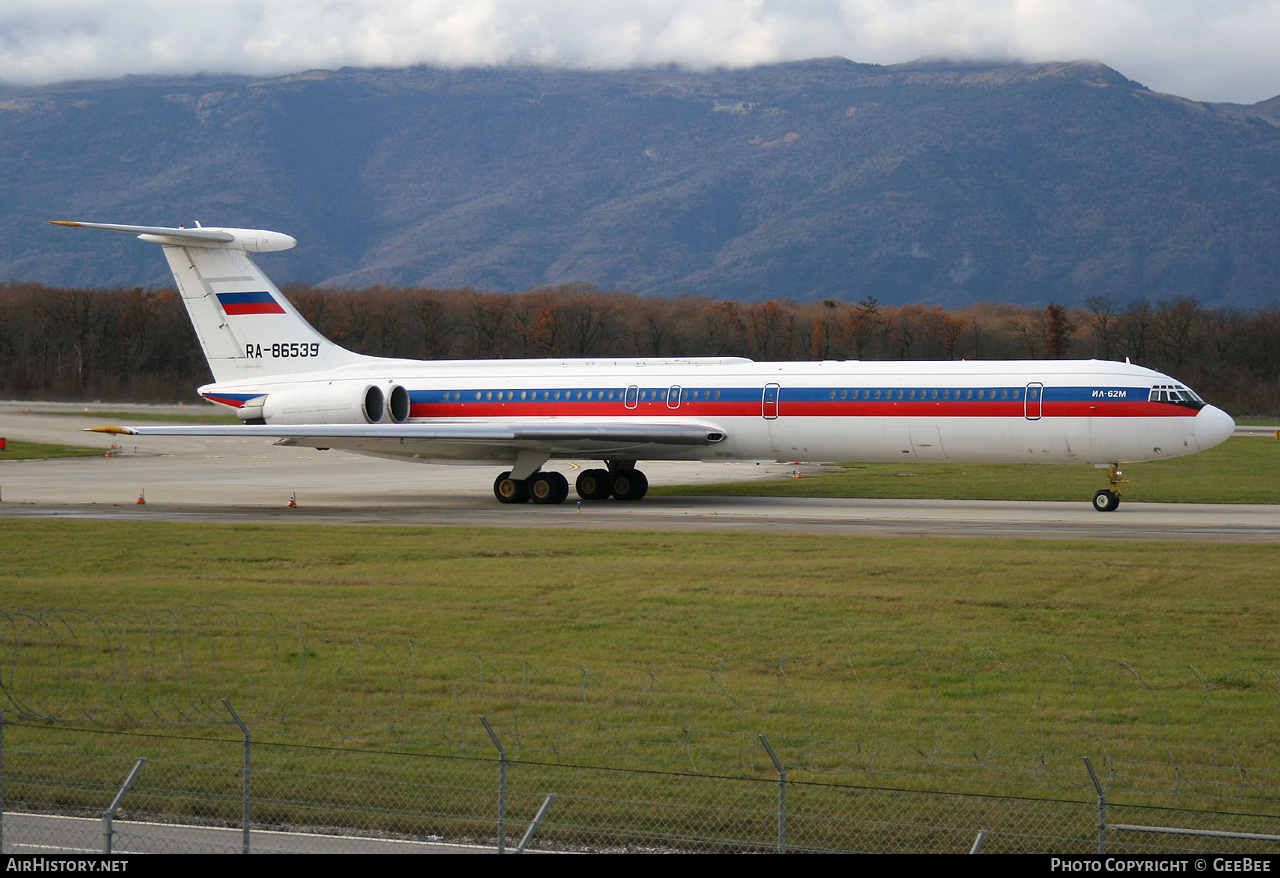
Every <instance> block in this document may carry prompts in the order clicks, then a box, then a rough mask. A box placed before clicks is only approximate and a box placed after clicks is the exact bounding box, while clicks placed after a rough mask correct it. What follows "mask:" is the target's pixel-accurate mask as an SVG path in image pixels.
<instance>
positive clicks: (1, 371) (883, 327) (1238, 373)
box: [0, 282, 1280, 416]
mask: <svg viewBox="0 0 1280 878" xmlns="http://www.w3.org/2000/svg"><path fill="white" fill-rule="evenodd" d="M283 292H284V293H285V295H286V296H288V298H289V300H290V301H291V302H293V304H294V305H295V306H296V307H297V308H298V310H299V311H300V312H301V313H302V315H303V316H304V317H306V319H307V320H308V321H310V322H311V324H312V325H313V326H315V327H316V328H317V329H318V330H319V331H320V332H322V333H323V334H324V335H326V336H328V337H329V338H331V339H333V340H334V341H336V342H338V343H339V344H341V345H343V346H344V347H348V348H351V349H353V350H356V351H360V352H362V353H367V354H375V355H379V356H389V357H413V358H426V359H450V358H481V359H483V358H490V357H671V356H729V355H733V356H745V357H751V358H752V359H755V360H850V359H853V360H959V359H987V360H993V359H1069V358H1081V359H1087V358H1091V357H1096V358H1099V359H1111V360H1123V359H1125V358H1126V357H1128V358H1129V359H1130V360H1132V361H1133V362H1135V363H1138V364H1141V365H1144V366H1149V367H1151V368H1153V369H1157V370H1159V371H1161V372H1165V373H1167V374H1169V375H1171V376H1173V377H1174V378H1176V379H1178V380H1180V381H1183V382H1185V383H1187V384H1188V385H1189V386H1190V387H1192V388H1194V389H1195V390H1196V391H1197V392H1198V393H1200V394H1201V395H1202V396H1203V397H1204V398H1205V399H1206V400H1208V401H1210V402H1212V403H1214V404H1215V405H1218V406H1221V407H1222V408H1224V409H1226V411H1228V412H1230V413H1231V414H1233V415H1236V416H1241V415H1249V414H1267V415H1270V414H1280V303H1272V304H1271V305H1269V306H1266V307H1264V308H1261V309H1259V310H1257V311H1253V312H1245V311H1240V310H1236V309H1230V308H1205V307H1203V306H1201V304H1200V303H1199V302H1198V301H1197V300H1196V299H1194V298H1189V297H1178V298H1170V299H1164V300H1160V301H1151V300H1148V299H1138V300H1136V301H1132V302H1128V303H1120V302H1117V301H1115V300H1113V299H1111V298H1110V297H1107V296H1095V297H1093V298H1090V299H1087V300H1086V303H1085V307H1083V308H1066V307H1062V306H1059V305H1049V306H1048V307H1047V308H1030V307H1023V306H1018V305H995V304H980V305H975V306H972V307H967V308H961V309H956V310H950V311H948V310H945V309H943V308H941V307H939V306H935V307H926V306H923V305H901V306H888V305H880V304H879V303H878V302H877V301H876V300H875V299H874V298H871V297H867V298H865V299H863V300H862V301H860V302H856V303H850V302H838V301H833V300H828V301H825V302H818V303H814V304H799V303H796V302H793V301H790V300H788V299H774V300H770V301H767V302H757V303H741V302H732V301H716V300H712V299H708V298H703V297H697V296H689V297H680V298H673V299H662V298H645V297H641V296H638V295H635V294H630V293H618V292H604V291H601V290H599V289H597V288H595V287H592V286H589V285H563V286H558V287H547V288H542V289H537V290H533V291H531V292H527V293H516V294H502V293H486V292H480V291H477V290H473V289H470V288H467V287H463V288H460V289H448V290H437V289H422V288H394V287H385V286H374V287H368V288H364V289H330V288H321V287H315V286H310V285H307V284H287V285H285V287H284V288H283ZM210 380H211V377H210V375H209V371H208V367H207V366H206V364H205V361H204V357H203V355H202V354H201V352H200V348H199V345H198V344H197V342H196V339H195V334H194V332H193V331H192V329H191V325H190V323H189V322H188V320H187V317H186V313H185V312H184V310H183V308H182V306H181V302H180V301H179V299H178V294H177V291H176V290H173V289H142V288H126V289H110V290H93V289H64V288H54V287H45V286H42V285H40V284H35V283H21V282H15V283H4V284H0V394H3V395H4V396H6V397H9V398H17V399H68V400H70V399H76V400H79V399H101V400H121V401H123V400H131V401H140V402H141V401H154V402H160V401H177V400H187V401H192V400H194V399H196V397H195V390H194V389H195V387H196V386H198V385H200V384H204V383H207V382H208V381H210Z"/></svg>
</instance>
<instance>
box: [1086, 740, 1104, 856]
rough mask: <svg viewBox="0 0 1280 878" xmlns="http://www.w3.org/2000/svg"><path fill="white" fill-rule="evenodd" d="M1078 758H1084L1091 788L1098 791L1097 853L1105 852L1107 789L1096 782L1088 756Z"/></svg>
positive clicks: (1096, 778) (1096, 777)
mask: <svg viewBox="0 0 1280 878" xmlns="http://www.w3.org/2000/svg"><path fill="white" fill-rule="evenodd" d="M1080 758H1081V759H1083V760H1084V767H1085V768H1087V769H1089V779H1090V780H1092V781H1093V788H1094V789H1095V790H1097V791H1098V853H1099V854H1105V853H1106V852H1107V791H1106V790H1104V789H1103V788H1102V784H1100V783H1098V776H1097V775H1096V774H1094V773H1093V763H1091V762H1090V761H1089V757H1088V756H1082V757H1080Z"/></svg>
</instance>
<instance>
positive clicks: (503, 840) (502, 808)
mask: <svg viewBox="0 0 1280 878" xmlns="http://www.w3.org/2000/svg"><path fill="white" fill-rule="evenodd" d="M480 722H482V723H484V730H485V731H486V732H488V733H489V737H490V738H491V739H492V740H493V746H495V747H497V748H498V853H500V854H502V853H506V849H507V751H506V750H505V749H504V748H503V746H502V742H501V741H499V740H498V736H497V735H495V734H494V733H493V728H492V727H491V726H490V725H489V721H488V720H487V719H485V718H484V717H480Z"/></svg>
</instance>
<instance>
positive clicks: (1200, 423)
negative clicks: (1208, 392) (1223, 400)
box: [1195, 405, 1236, 451]
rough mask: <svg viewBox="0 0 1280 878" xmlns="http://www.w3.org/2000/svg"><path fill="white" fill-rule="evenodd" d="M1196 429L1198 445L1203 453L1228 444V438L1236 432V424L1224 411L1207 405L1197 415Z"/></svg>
mask: <svg viewBox="0 0 1280 878" xmlns="http://www.w3.org/2000/svg"><path fill="white" fill-rule="evenodd" d="M1195 429H1196V444H1197V445H1199V446H1200V450H1201V451H1203V450H1204V449H1206V448H1212V447H1213V446H1215V445H1218V444H1220V443H1222V442H1226V441H1227V438H1228V437H1229V436H1230V435H1231V434H1232V433H1234V432H1235V430H1236V422H1235V421H1233V420H1231V415H1229V414H1227V413H1226V412H1224V411H1223V410H1222V409H1220V408H1218V407H1216V406H1211V405H1207V406H1205V407H1204V408H1202V409H1200V412H1199V414H1197V415H1196V427H1195Z"/></svg>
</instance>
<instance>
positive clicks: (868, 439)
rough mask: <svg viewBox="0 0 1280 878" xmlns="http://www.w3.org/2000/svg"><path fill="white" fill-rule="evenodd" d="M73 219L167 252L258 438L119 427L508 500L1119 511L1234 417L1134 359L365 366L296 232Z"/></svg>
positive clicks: (214, 388)
mask: <svg viewBox="0 0 1280 878" xmlns="http://www.w3.org/2000/svg"><path fill="white" fill-rule="evenodd" d="M56 224H57V225H64V226H74V227H77V228H89V229H105V230H108V231H116V232H128V233H131V234H135V235H137V236H138V237H139V238H140V239H141V240H143V241H150V242H153V243H157V244H159V245H161V247H162V249H163V250H164V255H165V257H166V258H167V259H168V260H169V266H170V268H171V269H172V270H173V276H174V279H175V280H176V281H177V282H178V290H179V291H180V292H181V295H182V303H183V304H184V305H185V306H186V308H187V313H188V314H189V315H190V317H191V321H192V323H193V324H194V326H195V331H196V335H197V337H198V338H199V339H200V344H201V346H202V347H203V349H204V354H205V357H206V358H207V359H208V361H209V368H210V369H211V370H212V372H213V379H214V381H213V383H212V384H208V385H205V386H204V387H201V388H200V395H201V396H203V397H204V398H205V399H207V400H210V401H211V402H215V403H219V404H221V405H224V406H227V407H229V408H232V409H234V410H235V411H236V413H237V414H238V415H239V417H240V419H241V420H243V421H244V424H243V425H240V426H183V427H128V428H124V427H110V428H99V429H101V430H105V431H107V432H121V433H130V434H138V435H188V436H190V435H198V436H265V437H273V438H276V439H278V440H279V441H278V442H277V443H276V444H277V445H302V446H310V447H314V448H319V449H329V448H339V449H342V450H344V451H351V452H355V453H357V454H367V455H373V456H377V457H388V458H394V459H396V460H410V461H419V462H422V463H453V464H492V465H497V466H502V467H503V468H504V472H502V474H501V475H499V476H498V477H497V479H496V480H495V482H494V486H493V492H494V494H495V496H497V498H498V500H500V501H501V502H503V503H523V502H525V501H527V500H532V501H533V502H535V503H560V502H563V501H564V500H565V498H566V497H567V496H568V493H569V485H568V482H567V480H566V479H565V477H564V476H562V475H561V474H560V473H558V472H555V471H543V470H542V469H541V468H542V466H543V465H544V464H546V463H547V461H549V460H552V459H584V458H585V459H590V460H600V461H603V463H604V467H603V468H598V469H587V470H584V471H583V472H582V473H581V474H580V475H579V476H578V479H577V485H576V489H577V492H578V495H579V496H580V497H581V498H582V499H584V500H604V499H607V498H610V497H613V498H616V499H618V500H639V499H640V498H641V497H643V496H644V495H645V492H646V491H647V490H648V480H647V479H646V478H645V476H644V474H643V473H642V472H641V471H640V470H638V469H636V467H635V465H636V462H637V461H641V460H764V459H768V460H778V461H813V462H821V461H863V462H877V461H942V460H950V461H958V462H970V463H988V462H998V463H1080V464H1094V465H1096V466H1099V467H1108V468H1109V471H1110V483H1109V485H1108V486H1107V487H1106V488H1103V489H1102V490H1100V491H1098V492H1097V494H1096V495H1095V496H1094V498H1093V504H1094V507H1095V508H1097V509H1098V510H1100V511H1103V512H1110V511H1112V510H1114V509H1115V508H1116V507H1117V506H1118V505H1119V503H1120V492H1119V485H1120V484H1121V479H1120V470H1119V465H1120V464H1121V463H1122V462H1126V461H1142V460H1163V459H1165V458H1170V457H1180V456H1182V455H1185V454H1192V453H1194V452H1196V451H1202V450H1204V449H1206V448H1210V447H1212V446H1214V445H1217V444H1218V443H1220V442H1222V441H1224V440H1225V439H1226V438H1227V437H1228V436H1230V435H1231V433H1232V431H1233V430H1234V428H1235V424H1234V422H1233V421H1232V420H1231V418H1230V417H1229V416H1228V415H1227V414H1226V413H1225V412H1223V411H1222V410H1220V409H1218V408H1215V407H1214V406H1211V405H1206V404H1205V403H1204V402H1203V401H1202V400H1201V399H1200V397H1198V396H1197V395H1196V394H1195V393H1193V392H1192V391H1191V390H1190V389H1188V388H1187V387H1185V386H1184V385H1182V384H1180V383H1179V382H1177V381H1175V380H1174V379H1172V378H1170V377H1169V376H1167V375H1162V374H1160V373H1159V372H1155V371H1152V370H1151V369H1146V368H1143V367H1141V366H1134V365H1131V364H1129V363H1127V362H1125V363H1112V362H1106V361H1100V360H1027V361H994V360H990V361H983V360H978V361H970V362H963V361H962V362H958V363H957V362H857V361H840V362H835V361H823V362H816V363H756V362H753V361H751V360H748V359H743V358H738V357H710V358H689V359H684V358H680V359H669V358H668V359H622V358H617V359H612V358H605V357H601V358H597V359H587V360H448V361H422V360H399V359H390V358H384V357H371V356H365V355H363V354H357V353H353V352H352V351H348V350H346V349H345V348H342V347H340V346H339V345H337V344H334V343H333V342H331V341H329V340H328V339H326V338H325V337H324V336H322V335H321V334H320V333H319V332H317V331H316V330H315V329H314V328H312V326H311V325H310V324H309V323H307V322H306V320H304V319H303V317H302V315H301V314H299V313H298V312H297V310H295V309H294V307H293V306H292V305H291V304H290V303H289V301H288V300H287V299H286V298H285V297H284V296H283V295H281V293H280V291H279V290H278V289H277V288H276V287H275V285H274V284H272V283H271V281H270V280H268V279H267V277H266V275H264V274H263V273H262V271H261V270H260V269H259V268H258V267H257V265H256V264H254V262H253V259H252V258H251V257H250V255H249V254H251V253H266V252H270V251H275V250H287V249H289V248H290V247H293V246H294V244H295V243H296V242H295V241H294V239H293V238H291V237H289V236H288V235H284V234H281V233H279V232H268V231H259V230H254V229H225V228H201V227H199V226H198V225H197V227H196V228H194V229H187V228H177V229H170V228H158V227H152V226H129V225H115V224H106V223H77V222H62V221H59V222H57V223H56Z"/></svg>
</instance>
